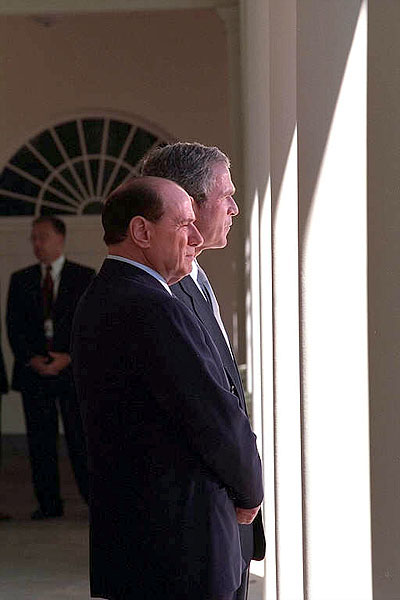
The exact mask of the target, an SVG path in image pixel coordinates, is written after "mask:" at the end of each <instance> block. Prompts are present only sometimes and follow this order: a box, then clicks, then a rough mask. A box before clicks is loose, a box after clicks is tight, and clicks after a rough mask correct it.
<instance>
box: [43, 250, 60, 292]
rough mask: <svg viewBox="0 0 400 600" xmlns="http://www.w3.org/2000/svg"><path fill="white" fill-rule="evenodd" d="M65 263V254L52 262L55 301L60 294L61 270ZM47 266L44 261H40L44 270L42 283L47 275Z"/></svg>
mask: <svg viewBox="0 0 400 600" xmlns="http://www.w3.org/2000/svg"><path fill="white" fill-rule="evenodd" d="M64 263H65V256H64V254H62V255H61V256H59V257H58V258H57V259H56V260H55V261H54V262H52V263H51V272H50V273H51V278H52V280H53V301H55V300H56V298H57V294H58V288H59V287H60V279H61V271H62V269H63V266H64ZM46 269H47V266H46V265H45V264H44V263H40V270H41V272H42V284H43V281H44V278H45V277H46Z"/></svg>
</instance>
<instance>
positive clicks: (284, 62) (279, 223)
mask: <svg viewBox="0 0 400 600" xmlns="http://www.w3.org/2000/svg"><path fill="white" fill-rule="evenodd" d="M296 9H297V6H296V0H270V19H271V23H270V44H271V109H272V111H271V134H270V136H271V182H272V183H271V189H272V211H273V212H272V214H273V228H272V233H273V289H274V383H275V385H274V389H275V453H276V459H275V464H276V516H277V518H276V537H277V589H278V598H279V600H301V599H302V598H303V506H302V464H301V463H302V450H301V411H300V361H299V351H300V346H299V343H300V342H299V273H298V267H299V254H298V245H299V237H298V176H297V175H298V168H297V165H298V152H297V123H296V110H297V93H296V77H297V63H296V60H297V57H296V39H297V31H296V26H297V21H296V16H297V12H296Z"/></svg>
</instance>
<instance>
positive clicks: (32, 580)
mask: <svg viewBox="0 0 400 600" xmlns="http://www.w3.org/2000/svg"><path fill="white" fill-rule="evenodd" d="M60 465H61V489H62V495H63V498H64V500H65V506H64V509H65V516H64V517H63V518H61V519H52V520H48V521H31V520H30V513H31V512H32V511H33V510H34V509H35V508H36V505H35V502H34V498H33V494H32V489H31V483H30V472H29V465H28V459H27V458H25V457H24V456H21V455H18V453H16V454H15V453H13V452H11V453H10V452H6V453H5V456H3V468H2V473H1V477H0V510H1V511H3V512H7V513H10V514H11V515H12V517H13V519H12V520H10V521H1V522H0V540H1V544H0V600H88V599H89V585H88V515H87V508H86V506H85V505H84V503H83V502H82V500H81V499H80V497H79V495H78V493H77V491H76V488H75V484H74V480H73V476H72V472H71V469H70V466H69V463H68V459H67V458H65V457H62V458H61V460H60ZM261 586H262V580H261V579H260V578H258V577H256V576H255V575H252V576H251V583H250V593H249V600H261ZM154 600H158V599H154ZM160 600H161V599H160Z"/></svg>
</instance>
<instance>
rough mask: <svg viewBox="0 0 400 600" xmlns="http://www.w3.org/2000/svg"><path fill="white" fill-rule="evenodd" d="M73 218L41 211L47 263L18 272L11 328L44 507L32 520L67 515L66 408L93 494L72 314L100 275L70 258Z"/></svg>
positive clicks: (37, 238)
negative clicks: (60, 441) (63, 485)
mask: <svg viewBox="0 0 400 600" xmlns="http://www.w3.org/2000/svg"><path fill="white" fill-rule="evenodd" d="M65 233H66V232H65V224H64V222H63V221H62V220H61V219H58V218H57V217H53V216H42V217H38V218H37V219H36V220H35V221H34V222H33V225H32V235H31V241H32V245H33V251H34V253H35V256H36V258H37V259H38V260H39V263H38V264H36V265H32V266H30V267H26V268H25V269H22V270H20V271H17V272H16V273H13V275H12V276H11V281H10V288H9V295H8V306H7V328H8V336H9V341H10V345H11V348H12V350H13V353H14V357H15V364H14V371H13V378H12V387H13V389H15V390H19V391H21V394H22V400H23V406H24V413H25V421H26V429H27V438H28V446H29V455H30V461H31V468H32V479H33V486H34V490H35V495H36V498H37V500H38V503H39V508H38V509H37V510H35V511H34V512H33V513H32V519H36V520H37V519H46V518H51V517H59V516H62V514H63V503H62V500H61V496H60V485H59V472H58V460H57V436H58V410H57V406H59V408H60V411H61V416H62V419H63V425H64V431H65V438H66V442H67V446H68V452H69V457H70V460H71V464H72V468H73V471H74V475H75V479H76V482H77V484H78V488H79V491H80V493H81V495H82V496H83V498H84V499H85V501H87V498H88V481H87V458H86V449H85V440H84V435H83V431H82V423H81V417H80V414H79V408H78V405H77V402H76V395H75V390H74V385H73V380H72V371H71V366H70V362H71V357H70V354H69V352H70V350H69V348H70V336H71V327H72V318H73V315H74V312H75V308H76V305H77V303H78V300H79V298H80V297H81V295H82V293H83V292H84V290H85V289H86V287H87V286H88V284H89V282H90V281H91V279H92V278H93V277H94V275H95V271H94V270H93V269H91V268H89V267H84V266H82V265H79V264H76V263H73V262H71V261H69V260H66V259H65V256H64V242H65Z"/></svg>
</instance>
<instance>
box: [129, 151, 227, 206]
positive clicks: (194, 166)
mask: <svg viewBox="0 0 400 600" xmlns="http://www.w3.org/2000/svg"><path fill="white" fill-rule="evenodd" d="M217 163H222V164H224V165H225V166H226V167H227V168H228V169H229V167H230V162H229V158H228V157H227V156H226V154H224V153H223V152H221V150H220V149H219V148H217V147H216V146H203V144H198V143H197V142H193V143H188V142H178V143H176V144H168V145H166V146H162V147H159V148H155V149H154V150H152V151H150V152H149V154H147V155H146V156H145V157H144V158H143V159H142V162H141V164H140V165H139V169H140V171H139V172H140V174H141V175H153V176H155V177H165V178H166V179H171V180H172V181H175V182H176V183H178V184H179V185H180V186H181V187H183V189H184V190H186V192H187V193H188V194H189V195H190V196H192V198H193V199H194V200H195V202H197V203H198V204H201V203H202V202H204V200H205V199H206V198H207V195H208V194H209V193H210V191H211V190H212V188H213V185H214V183H215V176H214V174H213V167H214V166H215V165H216V164H217Z"/></svg>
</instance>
